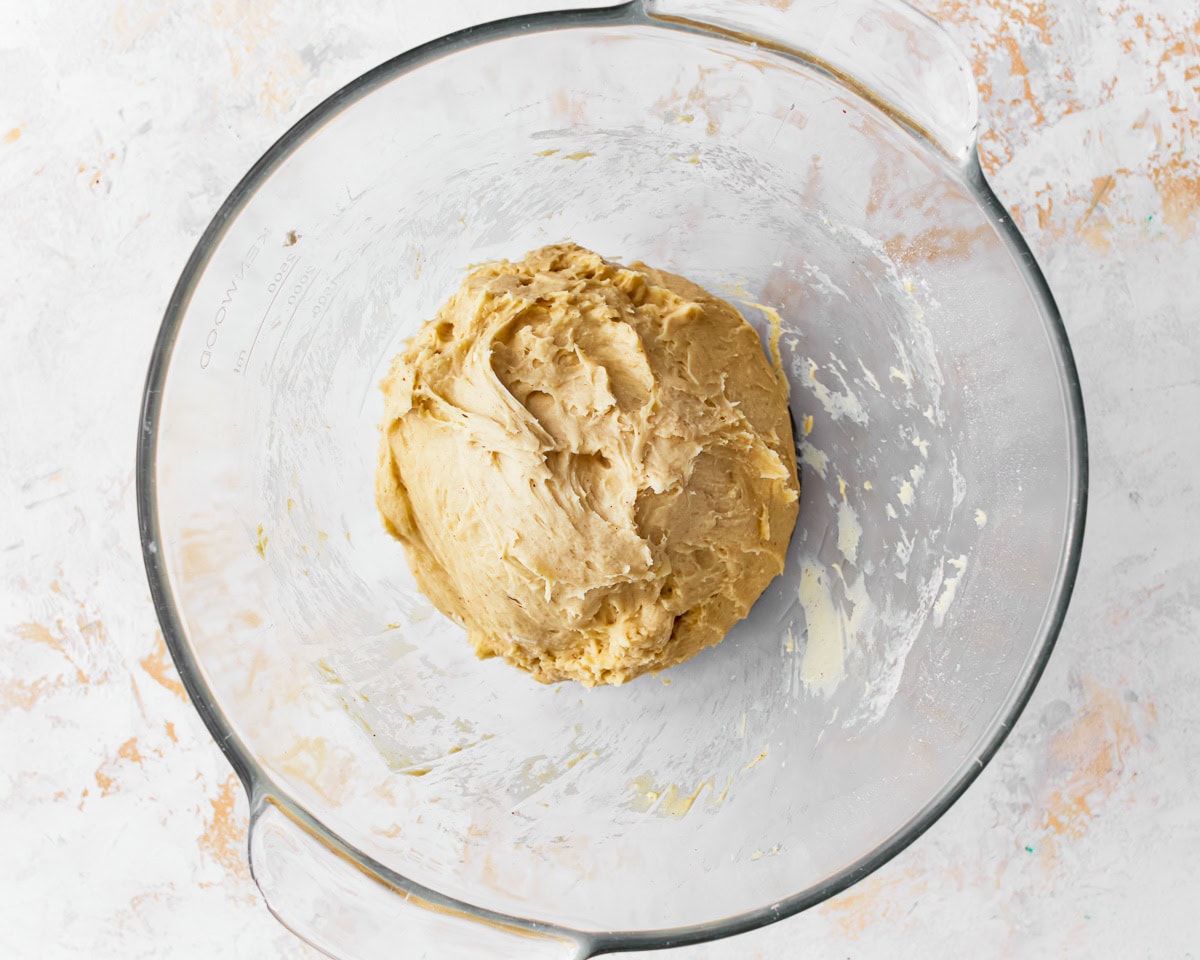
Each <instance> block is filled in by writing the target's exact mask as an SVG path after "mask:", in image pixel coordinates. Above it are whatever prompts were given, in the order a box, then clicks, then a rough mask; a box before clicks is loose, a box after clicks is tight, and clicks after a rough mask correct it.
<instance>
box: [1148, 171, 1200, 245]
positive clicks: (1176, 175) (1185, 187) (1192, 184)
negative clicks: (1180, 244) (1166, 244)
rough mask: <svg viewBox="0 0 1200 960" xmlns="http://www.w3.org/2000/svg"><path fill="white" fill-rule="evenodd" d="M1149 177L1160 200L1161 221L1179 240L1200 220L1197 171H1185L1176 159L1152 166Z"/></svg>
mask: <svg viewBox="0 0 1200 960" xmlns="http://www.w3.org/2000/svg"><path fill="white" fill-rule="evenodd" d="M1150 177H1151V179H1152V180H1153V181H1154V188H1155V189H1156V190H1157V191H1158V196H1159V200H1160V201H1161V202H1162V210H1163V214H1162V217H1163V223H1165V224H1166V225H1167V226H1168V227H1171V228H1172V229H1173V230H1174V231H1175V235H1176V237H1177V238H1178V239H1180V240H1187V239H1189V238H1190V237H1191V236H1192V235H1193V234H1194V233H1195V232H1196V225H1197V221H1200V171H1189V170H1186V169H1185V168H1184V166H1183V164H1182V162H1178V161H1177V162H1174V163H1169V164H1166V165H1165V166H1162V167H1159V168H1157V169H1152V170H1151V171H1150Z"/></svg>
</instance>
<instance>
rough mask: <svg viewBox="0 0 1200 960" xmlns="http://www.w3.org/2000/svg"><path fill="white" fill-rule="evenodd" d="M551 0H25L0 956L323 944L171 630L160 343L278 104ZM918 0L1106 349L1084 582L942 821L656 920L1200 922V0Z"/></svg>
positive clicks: (2, 483) (2, 200)
mask: <svg viewBox="0 0 1200 960" xmlns="http://www.w3.org/2000/svg"><path fill="white" fill-rule="evenodd" d="M764 2H768V0H764ZM769 2H772V3H775V4H777V5H778V4H786V3H787V2H788V0H769ZM557 5H558V4H550V3H540V4H536V6H537V7H538V8H540V9H547V8H550V7H553V6H557ZM534 6H535V4H531V3H513V2H509V0H505V2H503V3H501V2H498V0H493V2H490V3H489V2H485V0H470V2H456V3H449V2H446V3H440V4H429V3H416V2H400V0H363V2H360V3H357V4H350V5H344V4H341V3H332V2H325V0H308V2H302V0H212V2H203V3H202V2H195V0H184V2H180V3H176V4H174V5H167V4H165V3H161V2H159V0H97V2H94V3H83V2H81V0H76V2H74V3H52V4H51V3H35V2H34V0H6V2H4V3H3V4H0V637H3V648H2V650H0V851H2V852H0V864H2V866H0V871H2V877H0V956H3V957H6V958H7V957H14V958H26V957H31V958H39V960H52V958H57V957H77V956H86V957H95V958H105V957H122V958H125V957H130V958H133V957H149V956H168V955H169V956H171V957H178V958H192V957H194V958H220V957H241V956H246V957H251V956H252V957H255V958H262V960H276V958H284V957H287V958H301V957H310V956H315V952H314V951H311V950H309V949H307V948H306V947H304V946H303V945H301V944H300V943H299V942H298V941H296V940H295V939H294V938H292V937H291V935H290V934H288V933H287V932H285V931H284V930H283V929H282V928H281V927H279V926H278V925H277V924H276V922H275V921H274V920H273V919H272V918H271V916H270V915H269V914H268V913H267V911H266V908H265V907H264V906H263V904H262V902H261V900H260V898H259V897H258V895H257V892H256V889H255V887H254V885H253V882H252V881H251V879H250V876H249V872H248V870H247V867H246V860H245V854H244V849H243V846H244V835H245V828H246V805H245V800H244V797H243V795H242V793H241V790H240V788H239V786H238V783H237V781H236V779H235V778H234V777H233V775H232V774H231V773H230V771H229V768H228V766H227V765H226V764H225V762H224V760H223V759H222V757H221V755H220V754H219V752H218V751H217V749H216V747H215V746H214V745H213V743H212V741H211V740H210V738H209V736H208V734H207V732H206V731H205V729H204V727H203V726H202V724H201V722H200V720H199V718H198V716H197V715H196V714H195V712H194V711H193V710H192V708H191V707H190V706H189V705H188V704H187V702H186V699H185V697H184V692H183V688H182V686H181V685H180V683H179V680H178V678H177V676H176V674H175V672H174V669H173V667H172V666H171V664H170V658H169V657H168V656H167V653H166V650H165V648H164V645H163V641H162V638H161V636H160V634H159V632H158V630H157V624H156V622H155V619H154V614H153V611H152V609H151V606H150V598H149V595H148V592H147V588H146V585H145V580H144V576H143V572H142V565H141V560H140V554H139V549H138V539H137V529H136V517H135V509H134V495H133V470H132V463H133V452H134V442H135V438H136V433H135V431H136V424H137V410H138V402H139V398H140V392H141V387H142V380H143V376H144V373H145V369H146V364H147V361H148V358H149V354H150V348H151V344H152V342H153V339H154V335H155V333H156V331H157V328H158V323H159V319H160V317H161V314H162V311H163V308H164V306H165V304H166V301H167V297H168V295H169V293H170V291H171V288H172V286H173V284H174V282H175V279H176V277H177V276H178V273H179V271H180V269H181V268H182V266H183V263H184V261H185V259H186V258H187V255H188V253H189V252H190V250H191V248H192V245H193V244H194V243H195V241H196V239H197V238H198V237H199V234H200V232H201V231H202V229H203V228H204V226H205V224H206V223H207V221H208V219H209V217H210V216H211V215H212V213H213V212H214V211H215V209H216V207H217V206H218V205H219V203H220V202H221V200H222V199H223V198H224V196H225V194H226V193H227V192H228V191H229V189H230V188H231V187H232V186H233V184H234V183H235V182H236V180H237V179H238V178H239V177H240V176H241V175H242V173H244V172H245V170H246V169H247V168H248V167H249V166H250V164H251V163H253V161H254V160H255V159H257V157H258V156H259V155H260V154H261V153H262V151H263V150H264V149H265V148H266V147H267V145H268V144H269V143H270V142H271V141H272V140H274V139H275V138H276V137H277V136H278V135H279V134H281V133H282V132H283V131H284V130H285V129H287V127H288V126H290V125H291V124H292V123H293V122H294V121H295V120H297V119H298V118H299V117H300V116H301V115H302V114H303V113H304V112H305V111H306V110H307V109H309V108H310V107H312V106H313V105H314V104H316V103H317V102H318V101H319V100H320V99H322V98H324V97H325V96H326V95H328V94H330V93H331V92H333V91H334V90H336V89H337V88H338V87H339V86H341V85H342V84H343V83H345V82H347V81H349V80H351V79H352V78H353V77H355V76H356V75H357V74H359V73H361V72H362V71H363V70H365V69H367V68H369V67H371V66H373V65H375V64H376V63H378V62H380V61H381V60H384V59H386V58H388V57H390V56H392V55H394V54H395V53H397V52H399V51H400V50H402V49H404V48H406V47H409V46H412V45H414V44H416V43H418V42H421V41H423V40H427V39H430V38H432V37H433V36H436V35H438V34H440V33H443V32H445V31H447V30H449V29H453V28H456V27H460V26H464V25H466V24H468V23H471V22H475V21H478V20H482V19H490V18H492V17H495V16H499V15H501V14H502V13H508V12H515V11H517V10H522V9H531V8H533V7H534ZM925 7H926V9H928V11H929V12H930V13H932V14H933V15H934V16H936V17H938V18H939V19H941V20H942V21H943V22H944V23H945V24H946V25H947V26H948V28H949V29H950V30H951V31H952V32H953V34H954V35H955V37H956V38H957V39H958V40H959V41H960V42H961V44H962V45H963V47H964V48H965V49H966V50H967V51H968V52H969V56H970V58H971V60H972V62H973V64H974V69H975V74H976V77H977V79H978V81H979V86H980V90H981V93H982V101H983V108H984V112H985V120H984V124H985V130H984V132H983V135H982V138H981V145H980V149H981V154H982V158H983V163H984V166H985V168H986V170H987V172H988V174H989V176H990V177H991V179H992V182H993V184H994V186H995V188H996V190H997V192H998V193H999V194H1000V196H1001V197H1002V198H1003V199H1004V201H1005V202H1006V203H1007V204H1008V206H1009V209H1010V210H1011V211H1012V215H1013V217H1014V218H1015V219H1016V222H1017V223H1018V225H1019V226H1020V227H1021V229H1022V230H1023V231H1024V233H1025V235H1026V237H1027V238H1028V239H1029V242H1030V244H1031V246H1032V247H1033V249H1034V251H1035V253H1036V254H1037V256H1038V258H1039V260H1040V262H1041V263H1042V265H1043V267H1044V269H1045V271H1046V273H1047V275H1048V277H1049V280H1050V283H1051V286H1052V287H1053V289H1054V291H1055V293H1056V295H1057V297H1058V300H1059V304H1060V306H1061V308H1062V311H1063V313H1064V315H1065V319H1066V324H1067V328H1068V330H1069V332H1070V335H1071V339H1072V342H1073V344H1074V347H1075V351H1076V356H1077V359H1078V362H1079V367H1080V372H1081V376H1082V379H1083V386H1084V393H1085V399H1086V403H1087V409H1088V415H1089V428H1090V439H1091V448H1092V492H1091V510H1090V515H1089V518H1088V531H1087V541H1086V545H1085V550H1084V562H1083V569H1082V573H1081V576H1080V579H1079V584H1078V588H1077V590H1076V594H1075V600H1074V603H1073V605H1072V608H1071V612H1070V615H1069V616H1068V618H1067V623H1066V627H1065V630H1064V632H1063V635H1062V638H1061V640H1060V641H1059V645H1058V649H1057V652H1056V653H1055V655H1054V657H1053V659H1052V660H1051V663H1050V667H1049V670H1048V671H1047V673H1046V676H1045V678H1044V679H1043V681H1042V683H1041V685H1040V687H1039V688H1038V691H1037V693H1036V694H1035V696H1034V698H1033V700H1032V702H1031V703H1030V705H1029V708H1028V709H1027V710H1026V711H1025V714H1024V716H1023V717H1022V718H1021V720H1020V722H1019V723H1018V725H1017V727H1016V729H1015V730H1014V732H1013V734H1012V736H1011V737H1010V739H1009V740H1008V742H1007V743H1006V745H1005V746H1004V748H1003V749H1002V750H1001V752H1000V754H999V755H998V756H997V757H996V759H995V760H994V761H993V762H992V764H991V765H990V766H989V767H988V769H987V770H986V771H985V772H984V773H983V775H982V776H981V777H980V778H979V780H978V781H977V783H976V784H975V785H974V786H973V787H972V788H971V789H970V790H969V791H968V793H967V794H966V796H965V797H964V798H963V799H962V800H961V801H960V802H959V803H958V804H957V805H956V806H955V807H954V808H953V809H952V810H951V811H950V813H949V814H947V815H946V816H945V817H944V818H943V819H942V820H941V821H940V822H939V823H938V824H937V825H936V826H935V827H934V828H933V829H932V830H930V831H929V833H927V834H926V835H925V836H924V837H923V838H922V839H921V840H919V841H918V842H917V843H916V844H914V845H913V846H912V847H911V848H909V849H908V850H907V851H906V852H905V853H904V854H902V855H901V856H900V857H898V858H897V859H895V860H894V861H892V862H891V863H890V864H888V865H887V866H886V867H884V868H883V869H882V870H880V871H879V872H878V873H876V874H874V875H873V876H872V877H870V878H869V879H867V880H866V881H864V882H863V883H861V884H859V885H858V886H856V887H854V888H853V889H852V890H850V891H848V892H847V893H845V894H843V895H842V896H840V897H838V898H836V899H834V900H832V901H830V902H828V903H826V904H824V905H822V906H821V907H819V908H817V909H815V910H813V911H810V912H809V913H807V914H804V915H801V916H800V917H797V918H794V919H791V920H789V921H786V922H784V923H781V924H777V925H775V926H774V927H770V928H767V929H764V930H760V931H758V932H755V933H751V934H748V935H746V936H743V937H740V938H737V939H734V940H730V941H725V942H723V943H718V944H711V945H706V946H701V947H696V948H693V949H690V950H685V951H676V952H671V953H668V954H658V955H656V956H661V957H663V958H668V957H680V958H689V957H690V958H729V960H734V958H736V960H743V958H754V957H763V958H771V960H775V958H783V957H809V956H811V957H843V956H845V957H854V958H856V960H861V958H889V960H890V958H897V957H901V958H903V957H914V958H915V957H921V958H927V957H942V956H954V955H965V956H969V957H983V958H991V957H996V958H1000V957H1012V956H1022V957H1024V956H1039V957H1041V956H1045V957H1079V958H1084V957H1088V958H1090V957H1134V956H1137V957H1153V958H1159V957H1162V958H1186V957H1191V956H1193V955H1196V956H1200V909H1198V905H1200V802H1198V801H1197V794H1198V793H1200V744H1198V740H1197V738H1198V736H1200V638H1198V636H1197V634H1198V632H1200V546H1198V544H1200V500H1198V497H1197V493H1196V490H1195V483H1196V476H1197V473H1198V472H1200V427H1198V425H1197V411H1198V410H1200V309H1198V307H1197V303H1198V302H1200V235H1198V230H1197V228H1198V226H1200V6H1198V5H1197V2H1196V0H1129V2H1120V0H1048V2H1029V0H986V2H962V0H946V2H942V3H937V2H928V0H927V2H926V3H925ZM998 413H1001V412H998Z"/></svg>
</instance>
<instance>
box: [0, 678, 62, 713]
mask: <svg viewBox="0 0 1200 960" xmlns="http://www.w3.org/2000/svg"><path fill="white" fill-rule="evenodd" d="M64 686H65V683H64V681H63V680H62V678H61V677H60V678H59V679H57V680H47V679H46V678H45V677H38V678H37V679H36V680H34V681H33V682H32V683H29V682H26V681H24V680H6V681H5V682H4V683H3V684H0V707H3V708H4V709H5V710H26V711H28V710H32V709H33V707H34V706H36V705H37V704H38V703H40V702H41V701H42V700H44V699H45V698H46V697H48V696H50V694H52V693H54V692H55V691H58V690H61V689H62V688H63V687H64Z"/></svg>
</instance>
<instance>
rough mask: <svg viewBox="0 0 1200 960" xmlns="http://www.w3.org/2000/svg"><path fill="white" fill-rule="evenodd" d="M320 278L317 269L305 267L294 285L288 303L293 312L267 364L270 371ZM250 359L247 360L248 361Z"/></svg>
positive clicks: (286, 321) (285, 322)
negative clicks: (301, 309)
mask: <svg viewBox="0 0 1200 960" xmlns="http://www.w3.org/2000/svg"><path fill="white" fill-rule="evenodd" d="M317 276H318V273H317V269H316V267H305V269H304V272H303V273H302V274H300V279H299V280H297V281H296V282H295V283H294V284H292V292H291V293H289V294H288V298H287V303H288V305H291V307H292V312H291V314H289V315H288V318H287V320H285V321H284V324H283V329H282V330H280V331H279V342H278V343H277V344H275V350H274V352H273V353H272V354H271V362H270V363H269V364H267V367H268V369H274V367H275V361H276V359H278V357H279V351H280V350H281V349H283V344H284V341H285V339H286V338H287V332H288V330H289V329H291V326H292V321H294V320H295V319H296V314H297V313H299V312H300V307H301V305H302V304H303V303H304V298H305V297H307V296H308V294H309V293H310V292H311V291H312V289H313V288H314V287H315V286H316V283H315V280H316V278H317ZM248 359H249V358H247V360H248Z"/></svg>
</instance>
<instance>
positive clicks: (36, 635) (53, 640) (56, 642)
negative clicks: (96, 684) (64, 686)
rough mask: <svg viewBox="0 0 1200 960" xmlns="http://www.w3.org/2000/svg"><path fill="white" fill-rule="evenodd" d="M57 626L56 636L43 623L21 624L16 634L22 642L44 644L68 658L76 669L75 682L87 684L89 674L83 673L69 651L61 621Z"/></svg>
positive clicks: (18, 625)
mask: <svg viewBox="0 0 1200 960" xmlns="http://www.w3.org/2000/svg"><path fill="white" fill-rule="evenodd" d="M57 626H58V633H57V634H55V633H54V632H52V631H51V630H50V628H49V627H47V626H45V625H44V624H41V623H19V624H17V627H16V630H15V632H16V634H17V636H18V637H20V638H21V639H22V640H29V641H31V642H33V643H44V644H45V645H46V646H48V647H49V648H50V649H51V650H56V651H58V652H59V653H61V654H62V655H63V656H64V657H66V658H67V662H68V663H70V664H71V666H73V667H74V668H75V681H76V682H77V683H87V682H88V676H87V674H86V673H84V672H83V669H82V668H81V667H80V666H79V664H77V663H76V662H75V660H74V658H73V657H72V656H71V654H70V653H69V652H68V650H67V643H66V636H65V632H64V630H63V625H62V621H61V620H60V621H59V622H58V625H57Z"/></svg>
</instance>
